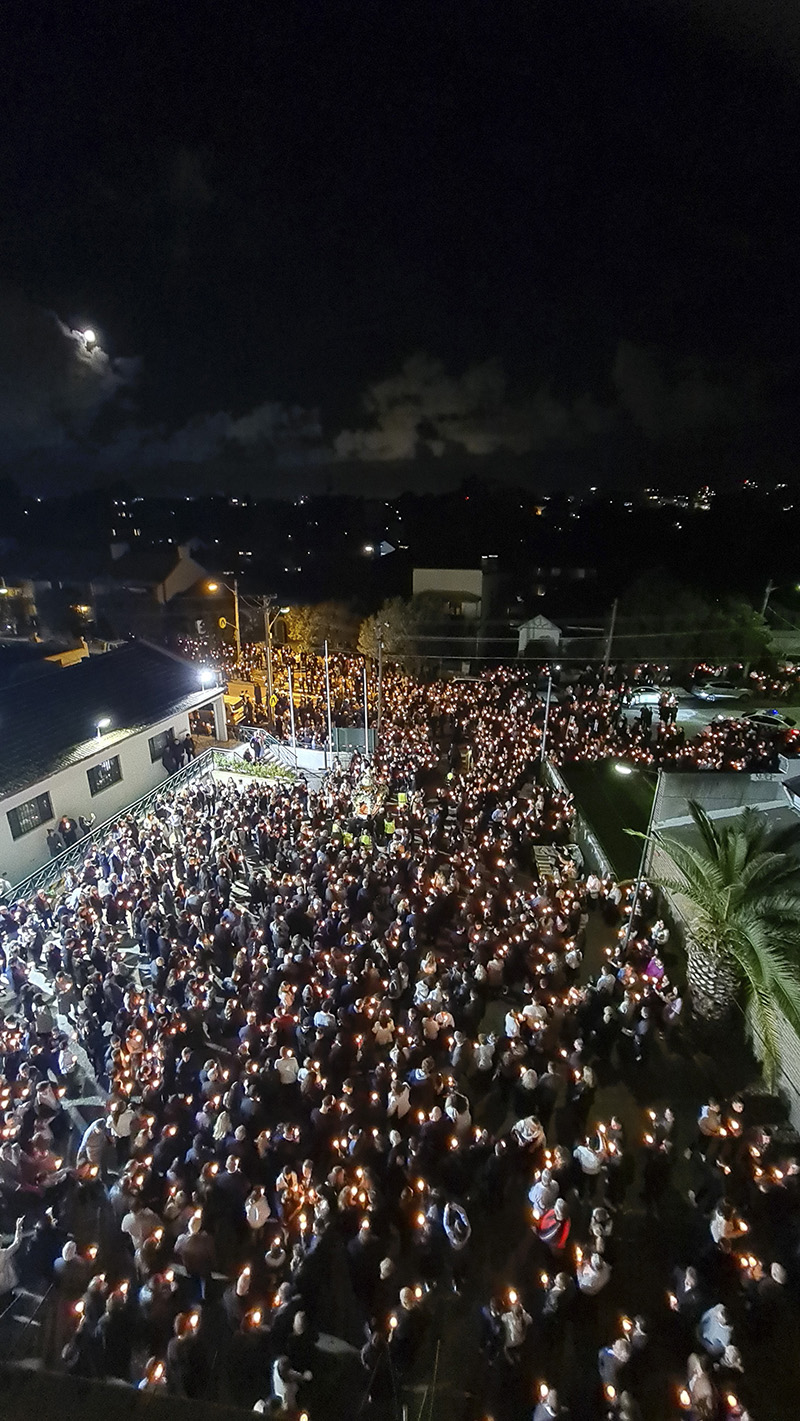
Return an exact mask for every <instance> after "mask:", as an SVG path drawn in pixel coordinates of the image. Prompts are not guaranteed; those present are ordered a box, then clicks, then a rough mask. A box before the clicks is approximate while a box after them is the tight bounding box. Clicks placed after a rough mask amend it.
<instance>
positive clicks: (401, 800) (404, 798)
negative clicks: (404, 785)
mask: <svg viewBox="0 0 800 1421" xmlns="http://www.w3.org/2000/svg"><path fill="white" fill-rule="evenodd" d="M407 804H408V795H407V794H406V792H405V790H404V789H401V790H400V792H399V794H398V796H397V805H398V808H399V809H404V808H405V806H406V805H407Z"/></svg>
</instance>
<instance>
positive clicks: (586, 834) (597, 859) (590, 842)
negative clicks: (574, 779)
mask: <svg viewBox="0 0 800 1421" xmlns="http://www.w3.org/2000/svg"><path fill="white" fill-rule="evenodd" d="M542 775H543V778H544V782H545V784H547V785H549V786H550V788H551V789H554V790H556V791H557V793H558V794H564V795H566V796H567V797H569V794H570V790H569V787H568V785H567V783H566V780H563V779H562V778H561V775H560V774H559V772H558V770H557V768H556V766H555V765H554V764H553V762H552V761H551V760H548V759H547V758H545V760H544V763H543V765H542ZM572 838H573V841H574V842H575V843H576V844H577V845H578V848H579V849H580V851H581V854H582V855H583V865H584V874H587V873H590V872H592V873H597V874H599V876H600V877H601V878H614V870H613V868H612V867H611V863H610V861H609V860H608V858H607V857H606V855H605V853H604V852H603V847H602V845H601V843H600V840H599V839H598V837H597V835H596V834H595V832H594V830H593V829H592V828H591V827H590V826H589V824H587V822H586V820H585V819H584V818H583V816H582V815H581V814H579V813H578V812H577V810H576V812H575V819H574V822H573V828H572Z"/></svg>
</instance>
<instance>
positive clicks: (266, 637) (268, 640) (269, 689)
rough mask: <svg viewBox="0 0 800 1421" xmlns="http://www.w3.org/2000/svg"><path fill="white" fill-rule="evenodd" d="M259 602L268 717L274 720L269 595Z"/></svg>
mask: <svg viewBox="0 0 800 1421" xmlns="http://www.w3.org/2000/svg"><path fill="white" fill-rule="evenodd" d="M261 602H262V605H263V608H264V648H265V651H266V662H267V696H268V702H269V704H268V709H269V718H270V720H274V719H275V717H274V715H273V712H272V623H271V622H270V619H269V597H262V598H261Z"/></svg>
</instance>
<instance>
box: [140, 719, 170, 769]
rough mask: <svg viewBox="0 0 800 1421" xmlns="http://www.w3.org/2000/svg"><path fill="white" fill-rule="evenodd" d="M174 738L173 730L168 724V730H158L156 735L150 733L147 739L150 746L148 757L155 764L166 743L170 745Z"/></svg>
mask: <svg viewBox="0 0 800 1421" xmlns="http://www.w3.org/2000/svg"><path fill="white" fill-rule="evenodd" d="M174 740H175V731H174V730H173V729H172V726H170V728H169V730H159V732H158V735H151V736H150V739H149V740H148V742H147V743H148V745H149V746H150V759H151V760H152V761H153V764H155V762H156V760H160V759H161V756H162V755H163V754H164V751H165V750H166V748H167V746H168V745H172V744H173V743H174Z"/></svg>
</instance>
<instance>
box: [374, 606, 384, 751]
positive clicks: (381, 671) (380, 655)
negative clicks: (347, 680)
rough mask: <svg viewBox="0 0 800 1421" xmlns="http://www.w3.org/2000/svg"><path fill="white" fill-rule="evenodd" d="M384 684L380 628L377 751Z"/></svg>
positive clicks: (379, 631)
mask: <svg viewBox="0 0 800 1421" xmlns="http://www.w3.org/2000/svg"><path fill="white" fill-rule="evenodd" d="M382 683H383V631H382V629H381V628H380V627H378V723H377V725H376V726H375V749H376V750H377V748H378V740H379V739H380V733H381V710H382V697H381V691H382Z"/></svg>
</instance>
